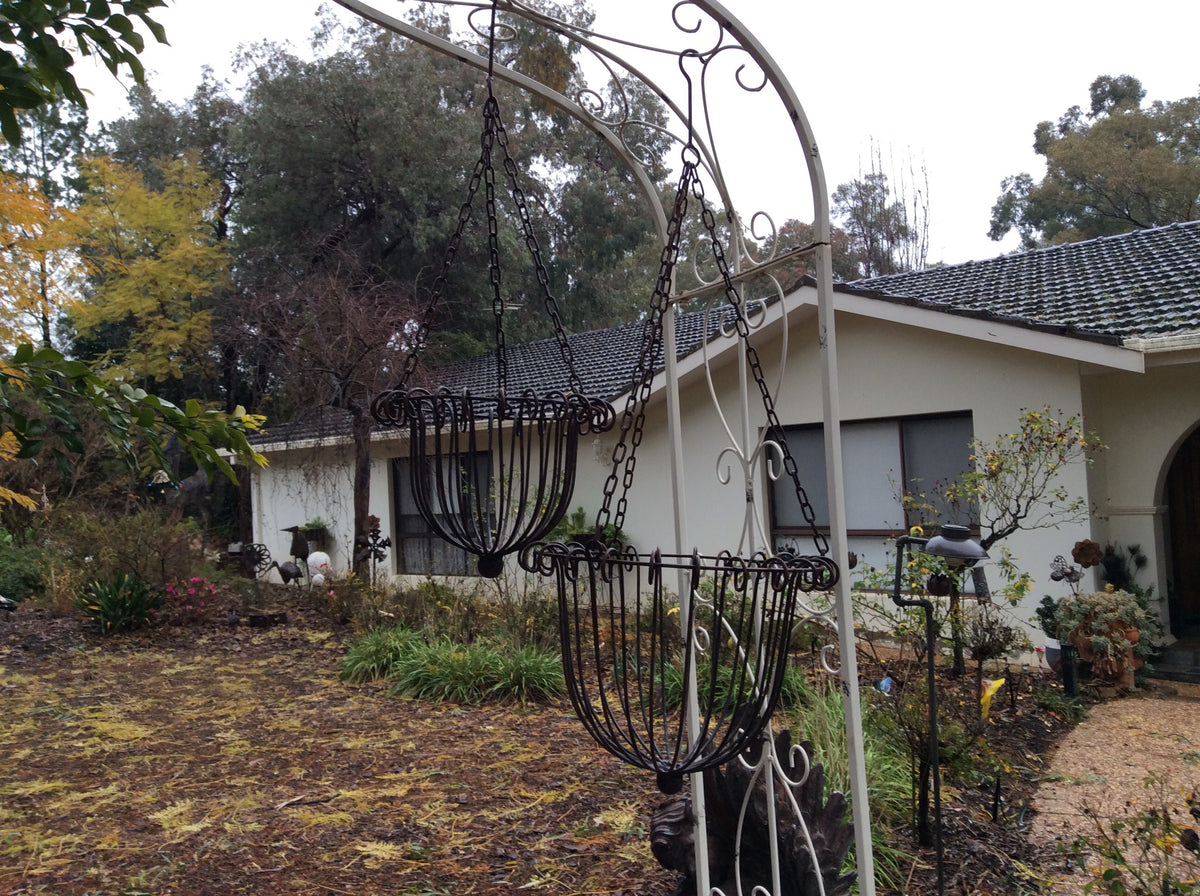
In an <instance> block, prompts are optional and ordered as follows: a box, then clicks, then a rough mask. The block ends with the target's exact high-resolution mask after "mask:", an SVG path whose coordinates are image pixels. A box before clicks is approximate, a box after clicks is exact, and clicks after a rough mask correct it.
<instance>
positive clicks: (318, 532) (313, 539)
mask: <svg viewBox="0 0 1200 896" xmlns="http://www.w3.org/2000/svg"><path fill="white" fill-rule="evenodd" d="M300 531H301V532H303V533H304V538H305V540H306V541H308V545H309V547H312V548H317V549H318V550H322V551H324V550H326V549H327V548H328V546H329V545H328V541H329V523H327V522H325V520H323V519H321V517H320V516H314V517H313V518H312V519H311V520H309V521H308V522H307V523H305V524H304V525H302V526H301V527H300Z"/></svg>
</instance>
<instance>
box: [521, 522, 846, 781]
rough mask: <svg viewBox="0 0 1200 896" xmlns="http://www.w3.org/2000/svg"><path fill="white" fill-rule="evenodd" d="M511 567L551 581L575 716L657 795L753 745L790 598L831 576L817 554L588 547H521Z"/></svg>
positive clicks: (777, 676)
mask: <svg viewBox="0 0 1200 896" xmlns="http://www.w3.org/2000/svg"><path fill="white" fill-rule="evenodd" d="M521 562H522V565H523V566H524V567H525V568H526V569H527V570H530V571H532V572H536V573H538V574H540V575H544V576H549V577H553V578H554V580H555V583H556V586H557V592H558V605H559V635H560V641H561V647H562V657H563V667H564V670H565V672H566V680H567V690H568V694H569V695H570V698H571V703H572V704H573V706H574V708H575V712H576V714H577V715H578V716H579V718H580V720H581V721H582V722H583V724H584V726H585V727H586V728H587V730H588V732H589V733H590V734H591V736H592V738H593V739H594V740H595V741H596V742H597V743H598V744H599V745H600V746H602V747H604V749H606V750H608V751H609V752H610V753H612V754H613V755H614V756H616V757H617V758H619V759H621V760H623V761H624V762H627V763H629V764H630V765H633V766H635V767H638V768H643V769H646V770H648V771H653V772H655V773H656V775H657V778H658V786H659V788H660V789H661V790H662V791H663V792H664V793H677V792H678V791H679V790H680V788H681V787H682V785H683V778H684V776H685V775H687V774H691V773H693V772H698V771H703V770H704V769H706V768H710V767H713V766H717V765H722V764H724V763H726V762H728V761H730V760H731V759H733V758H734V757H735V756H737V755H738V754H739V753H740V752H741V751H742V750H744V749H745V747H746V745H747V744H748V743H751V742H753V741H754V740H755V739H756V738H757V737H758V736H759V734H760V733H761V732H762V730H763V728H764V726H765V725H766V723H767V721H768V720H769V719H770V718H771V715H772V714H773V713H774V711H775V707H776V704H777V703H778V701H779V695H780V690H781V686H782V682H783V675H784V672H785V671H786V667H787V658H788V648H789V642H790V640H791V634H792V626H793V624H794V620H795V613H796V605H797V599H798V597H799V595H800V594H801V593H804V592H809V591H815V590H824V589H826V588H829V587H830V586H831V584H832V582H833V581H835V580H836V578H837V567H836V566H835V565H834V564H833V562H832V561H830V560H827V559H826V558H824V557H802V556H790V555H781V556H767V555H765V554H762V553H757V554H754V555H752V556H750V557H739V556H735V555H733V554H729V553H721V554H717V555H715V556H705V555H701V554H699V553H693V554H692V555H691V556H679V555H666V554H662V553H660V552H658V551H655V552H653V553H652V554H649V555H643V554H639V553H638V552H637V551H636V550H635V549H633V548H631V547H621V546H604V545H596V544H589V545H583V544H574V543H573V544H560V543H548V544H539V545H534V546H532V547H530V548H528V549H527V550H526V551H524V552H523V553H522V555H521ZM680 573H682V576H681V578H680V584H679V585H678V586H676V587H680V588H681V589H682V593H681V594H678V595H677V594H675V593H673V591H672V581H671V579H672V578H673V577H674V576H675V575H679V574H680ZM693 713H694V716H693ZM697 720H698V723H697Z"/></svg>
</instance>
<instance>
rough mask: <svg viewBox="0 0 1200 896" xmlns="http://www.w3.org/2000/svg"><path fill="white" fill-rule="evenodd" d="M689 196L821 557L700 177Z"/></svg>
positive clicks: (821, 542)
mask: <svg viewBox="0 0 1200 896" xmlns="http://www.w3.org/2000/svg"><path fill="white" fill-rule="evenodd" d="M692 193H693V195H694V196H695V197H696V199H697V200H698V201H699V202H700V208H701V220H702V221H703V222H704V229H705V231H707V233H708V238H709V240H710V242H711V243H712V253H713V258H714V260H715V261H716V263H717V270H718V272H719V273H720V274H721V280H722V282H723V284H724V286H725V298H726V300H727V301H728V302H729V304H730V305H731V306H733V313H734V317H735V325H736V328H737V332H738V336H739V337H740V338H741V340H742V344H743V345H745V347H746V349H745V354H746V363H747V364H749V366H750V372H751V374H752V375H753V376H754V381H755V383H757V384H758V391H759V393H760V394H761V395H762V402H763V409H764V410H765V411H766V414H767V424H768V427H767V428H768V432H770V434H771V437H772V438H773V439H774V440H775V442H776V444H778V445H779V449H780V451H782V452H783V468H784V470H785V471H786V472H787V474H788V476H789V477H790V478H791V480H792V485H793V486H794V487H795V490H796V499H797V500H798V501H799V502H800V512H801V513H802V514H803V515H804V521H805V522H806V523H807V524H808V527H809V529H810V530H811V534H812V539H813V544H814V545H816V548H817V552H818V553H820V554H821V555H822V556H824V555H825V554H828V553H829V540H828V539H827V538H826V537H825V536H824V535H822V534H821V533H820V532H819V531H817V517H816V514H815V513H814V512H813V508H812V504H811V503H809V500H808V493H807V492H805V490H804V486H803V485H801V484H800V469H799V467H798V466H797V464H796V459H795V458H794V457H793V456H792V452H791V449H789V448H788V443H787V437H786V434H785V433H784V429H783V424H782V423H780V422H779V415H778V414H777V413H776V411H775V399H774V398H773V397H772V395H771V390H770V388H769V387H768V386H767V378H766V375H765V374H764V373H763V368H762V362H761V361H760V359H759V357H758V350H757V349H756V348H755V347H754V346H753V345H752V344H751V342H750V323H749V321H748V320H747V319H746V314H745V311H744V310H743V308H742V297H741V295H740V294H739V293H738V291H737V287H735V286H734V284H733V278H732V277H731V276H730V274H729V263H728V262H727V261H726V260H725V250H724V249H723V248H722V246H721V241H720V239H719V238H718V236H717V220H716V216H715V215H714V214H713V211H712V209H711V208H710V207H709V205H708V203H707V202H705V200H704V184H702V183H701V182H700V178H699V177H697V178H694V179H693V180H692Z"/></svg>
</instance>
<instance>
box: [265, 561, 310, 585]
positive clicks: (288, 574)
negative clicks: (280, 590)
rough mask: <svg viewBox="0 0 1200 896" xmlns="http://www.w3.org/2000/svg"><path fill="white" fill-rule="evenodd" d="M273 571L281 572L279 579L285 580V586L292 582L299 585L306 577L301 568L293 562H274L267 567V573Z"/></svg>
mask: <svg viewBox="0 0 1200 896" xmlns="http://www.w3.org/2000/svg"><path fill="white" fill-rule="evenodd" d="M272 569H277V570H279V578H281V579H283V584H285V585H290V584H291V583H292V582H297V583H298V582H299V581H300V579H301V578H303V576H304V573H302V572H301V571H300V567H299V566H297V565H296V564H295V563H293V562H292V561H291V560H284V561H283V562H282V563H277V562H276V561H274V560H272V561H271V565H270V566H268V567H267V569H266V571H267V572H269V571H270V570H272Z"/></svg>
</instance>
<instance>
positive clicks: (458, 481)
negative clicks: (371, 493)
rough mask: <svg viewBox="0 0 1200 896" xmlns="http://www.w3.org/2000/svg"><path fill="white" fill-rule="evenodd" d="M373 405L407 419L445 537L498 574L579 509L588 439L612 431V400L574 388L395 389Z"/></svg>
mask: <svg viewBox="0 0 1200 896" xmlns="http://www.w3.org/2000/svg"><path fill="white" fill-rule="evenodd" d="M372 413H373V414H374V416H375V418H376V419H377V420H379V421H380V422H383V423H386V424H388V425H392V426H406V427H407V428H408V431H409V437H410V455H409V456H410V470H411V477H410V485H411V488H412V495H413V499H414V501H415V502H416V505H417V509H418V511H419V512H420V514H421V516H422V518H423V519H424V520H425V521H426V522H427V523H428V524H429V526H430V528H431V529H432V530H433V532H434V533H435V534H436V535H438V536H439V537H441V538H442V539H444V540H446V541H448V542H450V543H451V544H453V545H456V546H458V547H460V548H462V549H463V550H466V551H470V552H472V553H474V554H476V555H478V557H479V572H480V574H481V575H483V576H488V577H495V576H497V575H499V574H500V572H501V570H502V569H503V566H504V559H503V558H504V556H505V555H506V554H510V553H513V552H514V551H518V550H520V549H521V548H522V547H524V546H525V545H528V544H530V543H532V542H535V541H538V540H540V539H542V538H544V537H545V536H546V535H547V534H548V533H549V532H550V530H552V529H553V528H554V527H555V526H556V525H558V523H559V521H560V520H561V519H562V518H563V516H564V514H565V513H566V511H567V510H568V509H569V506H568V505H569V503H570V500H571V493H572V491H573V490H574V488H575V470H576V456H577V454H578V448H579V437H580V436H581V435H585V434H587V433H590V432H604V431H606V430H608V429H610V428H611V427H612V425H613V421H614V418H615V411H614V410H613V407H612V405H610V404H609V403H608V402H606V401H601V400H599V399H591V398H587V397H585V396H582V395H576V394H567V393H564V392H550V393H545V394H537V393H534V392H533V391H531V390H527V391H525V392H522V393H521V394H520V395H518V396H516V397H515V398H511V399H510V398H508V397H507V396H505V394H504V393H503V392H502V393H500V394H499V395H494V396H478V395H471V394H470V393H469V392H465V391H464V392H460V393H457V394H456V393H453V392H451V391H450V390H448V389H439V390H437V391H435V392H431V391H429V390H427V389H419V388H413V389H394V390H391V391H389V392H385V393H383V394H381V395H379V396H378V397H377V398H376V399H375V401H374V403H373V405H372Z"/></svg>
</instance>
